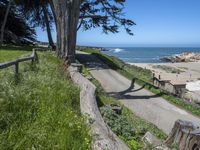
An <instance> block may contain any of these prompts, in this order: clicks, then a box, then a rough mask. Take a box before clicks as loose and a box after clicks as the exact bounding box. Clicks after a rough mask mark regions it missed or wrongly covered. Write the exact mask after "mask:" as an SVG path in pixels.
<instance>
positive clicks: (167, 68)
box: [152, 65, 185, 74]
mask: <svg viewBox="0 0 200 150" xmlns="http://www.w3.org/2000/svg"><path fill="white" fill-rule="evenodd" d="M152 67H153V68H154V69H161V70H164V71H166V72H167V73H175V74H180V73H183V72H185V71H183V70H181V69H179V68H175V67H171V66H166V65H153V66H152Z"/></svg>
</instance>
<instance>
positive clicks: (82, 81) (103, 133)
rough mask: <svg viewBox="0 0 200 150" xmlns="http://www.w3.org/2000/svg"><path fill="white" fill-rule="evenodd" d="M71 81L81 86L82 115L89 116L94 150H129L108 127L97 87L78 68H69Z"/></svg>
mask: <svg viewBox="0 0 200 150" xmlns="http://www.w3.org/2000/svg"><path fill="white" fill-rule="evenodd" d="M68 71H69V74H70V77H71V79H72V80H73V81H74V82H75V83H76V84H78V85H79V87H80V88H81V92H80V107H81V113H82V114H84V115H87V116H89V121H90V123H91V130H92V138H93V141H92V149H93V150H103V149H109V150H129V148H128V146H127V145H126V144H125V143H124V142H122V141H121V140H120V139H119V138H118V137H117V136H116V135H115V134H114V133H113V132H112V130H111V129H110V128H109V127H108V126H107V125H106V123H105V122H104V120H103V118H102V116H101V113H100V112H99V109H98V106H97V102H96V95H95V91H96V87H95V86H94V84H92V83H91V82H90V81H89V80H88V79H86V78H85V77H83V76H82V75H81V74H80V73H79V72H78V71H77V68H76V67H73V66H70V67H69V68H68Z"/></svg>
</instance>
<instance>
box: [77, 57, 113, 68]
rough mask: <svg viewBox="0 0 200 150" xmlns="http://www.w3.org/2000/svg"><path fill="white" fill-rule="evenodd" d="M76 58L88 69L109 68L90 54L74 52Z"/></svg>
mask: <svg viewBox="0 0 200 150" xmlns="http://www.w3.org/2000/svg"><path fill="white" fill-rule="evenodd" d="M76 59H77V60H78V61H79V62H80V63H81V64H84V65H85V66H86V67H88V68H90V69H98V70H99V69H109V67H108V66H107V65H106V64H105V63H103V62H102V61H100V60H99V59H98V58H97V57H96V56H94V55H92V54H76Z"/></svg>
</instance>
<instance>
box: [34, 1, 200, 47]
mask: <svg viewBox="0 0 200 150" xmlns="http://www.w3.org/2000/svg"><path fill="white" fill-rule="evenodd" d="M125 13H126V16H127V18H129V19H132V20H134V21H135V22H136V24H137V25H136V26H134V27H133V28H132V29H133V32H134V34H135V35H134V36H129V35H127V34H126V33H125V32H124V31H123V30H121V32H120V33H118V34H111V33H110V34H109V35H105V34H102V31H101V30H100V29H93V30H90V31H82V30H80V31H79V32H78V39H77V43H78V44H79V45H93V46H105V47H106V46H115V47H117V46H141V47H144V46H153V47H154V46H158V47H159V46H169V47H171V46H183V47H200V0H126V4H125ZM37 35H38V39H39V40H41V41H47V36H46V32H44V31H42V30H41V29H40V28H37ZM53 37H54V39H55V37H56V34H55V32H53Z"/></svg>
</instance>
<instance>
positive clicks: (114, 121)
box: [100, 106, 135, 139]
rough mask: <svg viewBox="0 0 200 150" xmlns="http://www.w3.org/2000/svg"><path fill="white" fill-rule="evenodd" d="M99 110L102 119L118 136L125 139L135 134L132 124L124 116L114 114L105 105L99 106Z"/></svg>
mask: <svg viewBox="0 0 200 150" xmlns="http://www.w3.org/2000/svg"><path fill="white" fill-rule="evenodd" d="M100 110H101V114H102V116H103V118H104V121H105V122H106V123H107V124H108V126H109V127H111V129H112V131H113V132H115V133H116V134H117V135H118V136H122V137H124V138H125V139H131V138H132V136H134V135H135V132H134V129H133V127H132V125H131V124H130V123H129V122H128V120H127V118H126V117H125V116H122V115H118V114H116V113H115V112H114V111H113V110H112V109H110V108H109V107H106V106H105V107H101V109H100Z"/></svg>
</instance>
